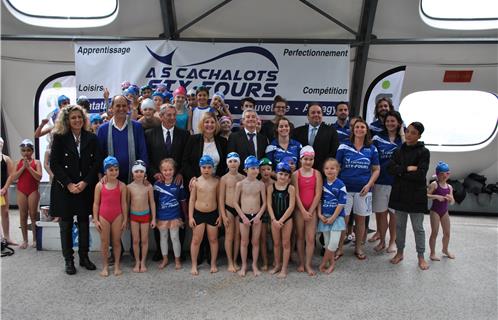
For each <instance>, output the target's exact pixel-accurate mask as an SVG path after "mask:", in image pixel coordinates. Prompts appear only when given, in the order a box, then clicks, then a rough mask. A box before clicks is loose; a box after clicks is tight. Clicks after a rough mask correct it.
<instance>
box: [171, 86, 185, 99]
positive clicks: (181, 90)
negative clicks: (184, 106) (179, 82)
mask: <svg viewBox="0 0 498 320" xmlns="http://www.w3.org/2000/svg"><path fill="white" fill-rule="evenodd" d="M186 94H187V92H186V90H185V88H184V87H182V86H179V87H178V88H176V89H175V91H173V97H176V96H178V95H180V96H185V95H186Z"/></svg>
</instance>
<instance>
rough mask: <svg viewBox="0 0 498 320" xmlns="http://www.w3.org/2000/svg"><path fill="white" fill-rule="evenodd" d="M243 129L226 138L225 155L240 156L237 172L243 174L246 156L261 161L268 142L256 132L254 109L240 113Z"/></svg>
mask: <svg viewBox="0 0 498 320" xmlns="http://www.w3.org/2000/svg"><path fill="white" fill-rule="evenodd" d="M242 119H243V121H244V129H243V130H240V131H237V132H234V133H232V134H231V135H230V137H229V138H228V147H227V153H230V152H237V153H238V154H239V156H240V163H241V166H240V167H239V171H240V172H241V173H243V172H244V165H243V164H244V161H245V159H246V158H247V157H248V156H251V155H253V156H256V158H258V159H261V158H263V157H264V155H265V150H266V146H267V145H268V141H267V139H266V137H265V136H264V135H262V134H260V133H258V132H257V131H256V124H257V122H258V114H257V113H256V111H255V110H254V109H245V110H244V112H243V113H242Z"/></svg>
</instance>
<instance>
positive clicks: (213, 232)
mask: <svg viewBox="0 0 498 320" xmlns="http://www.w3.org/2000/svg"><path fill="white" fill-rule="evenodd" d="M206 228H207V235H208V240H209V249H210V250H211V270H210V272H211V273H216V272H218V267H217V266H216V259H218V227H217V226H211V225H206Z"/></svg>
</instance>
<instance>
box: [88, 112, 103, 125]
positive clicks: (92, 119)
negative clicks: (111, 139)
mask: <svg viewBox="0 0 498 320" xmlns="http://www.w3.org/2000/svg"><path fill="white" fill-rule="evenodd" d="M94 122H103V120H102V117H101V116H100V114H98V113H93V114H91V115H90V123H94Z"/></svg>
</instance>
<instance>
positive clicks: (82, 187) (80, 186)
mask: <svg viewBox="0 0 498 320" xmlns="http://www.w3.org/2000/svg"><path fill="white" fill-rule="evenodd" d="M87 185H88V183H86V182H85V181H80V182H78V183H77V184H76V185H75V186H76V188H78V190H79V192H82V191H83V190H85V188H86V186H87Z"/></svg>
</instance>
